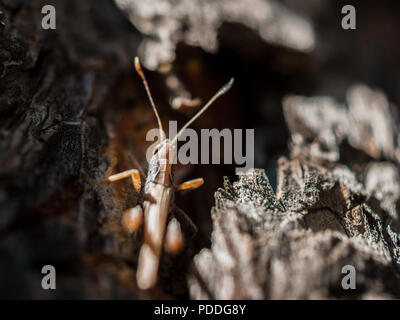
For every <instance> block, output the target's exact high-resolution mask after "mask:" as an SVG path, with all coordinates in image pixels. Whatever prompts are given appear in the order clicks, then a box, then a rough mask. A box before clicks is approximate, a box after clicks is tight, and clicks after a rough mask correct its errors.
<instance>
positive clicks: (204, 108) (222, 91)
mask: <svg viewBox="0 0 400 320" xmlns="http://www.w3.org/2000/svg"><path fill="white" fill-rule="evenodd" d="M233 81H234V79H233V78H231V80H229V82H228V83H226V84H225V85H224V86H223V87H222V88H221V89H219V90H218V91H217V93H216V94H214V95H213V97H212V98H211V99H210V100H209V101H208V102H207V103H206V104H205V106H204V107H203V108H201V110H200V111H199V112H197V113H196V114H195V115H194V116H193V117H192V119H190V120H189V121H188V122H187V123H186V124H185V125H184V126H183V127H182V129H181V130H179V132H178V133H177V134H176V136H175V137H174V138H173V139H172V141H171V145H173V144H174V143H175V142H176V140H178V138H179V136H180V135H181V134H182V133H183V131H185V129H187V127H189V126H190V125H191V124H192V123H193V122H194V121H195V120H196V119H197V118H198V117H200V116H201V115H202V114H203V112H204V111H206V110H207V109H208V107H209V106H211V105H212V104H213V102H214V101H215V100H217V99H218V98H219V97H220V96H222V95H224V94H225V93H227V92H228V90H229V89H230V88H231V87H232V85H233Z"/></svg>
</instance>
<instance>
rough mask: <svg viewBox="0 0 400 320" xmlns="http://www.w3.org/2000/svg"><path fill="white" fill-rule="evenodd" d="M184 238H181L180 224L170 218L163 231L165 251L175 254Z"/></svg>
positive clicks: (180, 248) (181, 245) (182, 243)
mask: <svg viewBox="0 0 400 320" xmlns="http://www.w3.org/2000/svg"><path fill="white" fill-rule="evenodd" d="M184 243H185V240H184V238H183V234H182V230H181V225H180V224H179V222H178V220H176V219H175V218H172V219H171V220H170V221H169V222H168V225H167V230H166V232H165V242H164V247H165V249H166V250H167V252H169V253H171V254H177V253H178V252H179V251H181V250H182V248H183V245H184Z"/></svg>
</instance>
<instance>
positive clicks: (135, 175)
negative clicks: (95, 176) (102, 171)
mask: <svg viewBox="0 0 400 320" xmlns="http://www.w3.org/2000/svg"><path fill="white" fill-rule="evenodd" d="M128 177H131V178H132V183H133V187H134V188H135V190H136V192H138V193H139V192H140V187H141V181H140V174H139V170H137V169H131V170H126V171H123V172H120V173H117V174H113V175H112V176H109V177H108V181H110V182H114V181H118V180H121V179H125V178H128Z"/></svg>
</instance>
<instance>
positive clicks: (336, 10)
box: [0, 0, 400, 299]
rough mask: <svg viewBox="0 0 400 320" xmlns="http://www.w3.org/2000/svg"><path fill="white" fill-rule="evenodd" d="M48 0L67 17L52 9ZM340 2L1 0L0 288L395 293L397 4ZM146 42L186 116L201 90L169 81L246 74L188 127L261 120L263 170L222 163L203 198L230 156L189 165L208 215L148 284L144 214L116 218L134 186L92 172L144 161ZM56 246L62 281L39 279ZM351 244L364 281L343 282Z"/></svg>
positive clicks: (30, 294) (105, 294)
mask: <svg viewBox="0 0 400 320" xmlns="http://www.w3.org/2000/svg"><path fill="white" fill-rule="evenodd" d="M364 3H365V2H364ZM45 4H50V5H54V6H55V7H56V10H57V29H56V30H43V29H42V27H41V19H42V17H43V15H42V14H41V8H42V7H43V5H45ZM344 4H347V2H346V3H344V2H343V3H342V2H341V1H337V2H336V1H335V2H332V1H322V0H318V1H315V0H313V1H304V2H303V1H302V2H301V3H300V2H299V1H291V0H286V1H279V2H278V1H272V0H264V1H262V0H243V1H239V0H237V1H236V0H235V1H233V0H226V1H225V0H224V1H213V0H210V1H192V0H179V1H176V0H167V1H159V0H157V1H143V0H114V1H112V0H84V1H79V0H46V1H44V0H34V1H32V0H2V1H0V10H1V11H2V14H1V15H0V20H1V22H2V23H0V297H1V298H3V297H4V298H15V297H16V298H51V299H55V298H114V299H118V298H133V299H135V298H142V299H144V298H189V297H191V298H254V299H258V298H336V297H356V298H369V297H400V294H399V288H400V285H399V270H398V264H399V259H400V258H399V257H400V249H399V248H400V244H399V241H400V240H399V231H400V223H399V203H400V201H399V197H400V183H399V162H400V151H399V150H400V149H399V141H400V136H399V132H400V131H399V130H400V129H399V121H398V120H399V119H398V116H397V112H398V108H397V106H398V105H399V103H400V96H399V95H398V94H399V92H400V91H399V90H398V88H399V86H400V74H399V73H398V72H397V73H396V72H394V71H393V70H398V69H399V67H400V66H399V61H400V58H399V56H400V45H399V42H398V32H397V31H396V30H399V29H400V26H399V21H400V19H399V12H400V10H399V8H398V3H394V4H385V5H384V4H382V2H381V1H378V0H376V1H371V2H369V3H368V5H365V4H363V2H361V1H358V2H355V5H356V6H357V23H358V26H359V27H358V30H357V32H352V31H349V32H344V31H343V30H342V29H341V28H340V27H339V26H340V19H341V15H340V9H341V6H343V5H344ZM371 43H372V44H373V45H372V46H371V45H370V44H371ZM135 55H139V56H140V58H141V60H142V61H143V64H144V66H145V67H146V68H147V69H149V70H153V71H152V72H150V71H149V70H145V71H146V73H147V75H148V79H149V82H150V85H151V89H152V91H153V95H154V97H155V100H156V101H157V105H158V107H159V109H160V113H161V117H162V120H163V121H164V123H166V121H168V120H170V119H174V120H175V119H176V120H178V123H179V127H180V126H181V125H182V124H183V123H184V122H185V121H187V119H188V118H189V116H190V115H191V114H193V112H194V110H193V108H190V107H189V108H183V111H182V112H177V111H175V110H173V108H171V104H170V103H168V99H169V97H171V96H172V97H184V98H187V99H191V98H192V97H200V98H201V99H203V100H205V99H208V98H209V97H210V96H211V95H212V94H213V93H214V92H215V90H217V89H218V88H219V87H220V86H221V85H222V84H223V83H225V82H226V81H227V80H228V79H229V78H230V77H231V76H234V77H235V78H236V82H235V85H234V87H233V89H232V90H231V92H230V93H229V94H228V95H226V96H225V97H224V98H223V99H221V100H220V101H219V102H218V105H216V106H214V107H213V108H212V109H210V110H209V111H208V112H207V114H205V115H204V116H203V117H202V118H200V119H199V120H198V121H196V123H195V124H194V125H193V128H195V129H199V128H218V129H222V128H255V130H256V141H255V142H256V150H255V152H256V153H255V159H256V166H257V167H261V168H265V169H266V172H267V175H268V177H269V178H270V182H269V181H268V179H267V178H266V176H265V175H264V173H263V171H260V170H253V171H251V172H249V173H248V174H247V175H244V176H241V177H239V180H238V181H237V182H234V183H233V184H231V183H230V182H229V181H228V180H226V181H225V182H224V189H220V190H219V191H218V192H217V193H216V203H215V207H214V208H213V209H212V211H211V217H210V208H211V206H212V205H213V202H214V198H213V194H214V192H215V190H217V188H218V187H219V186H220V185H221V181H222V177H223V176H224V175H227V176H230V177H231V178H232V177H234V175H233V173H234V168H233V166H232V165H220V166H219V165H218V166H217V165H214V166H211V165H205V166H200V165H199V166H182V165H181V166H177V168H176V175H175V178H176V180H177V182H180V181H182V179H183V178H194V177H196V176H203V177H204V178H205V181H206V184H205V185H204V187H202V188H203V189H202V190H199V191H193V192H192V193H188V194H186V195H183V196H180V195H177V198H176V202H177V204H178V205H180V206H181V207H183V209H184V210H185V211H186V212H187V213H188V214H189V215H190V216H191V217H192V218H193V220H194V221H195V223H196V224H197V226H198V229H199V232H198V235H197V236H196V237H195V238H194V239H192V240H191V241H187V244H186V248H185V250H184V251H183V252H182V253H181V254H179V255H177V256H168V255H166V254H164V255H163V257H162V262H161V268H160V275H159V283H158V285H157V287H156V288H155V289H153V290H150V291H146V292H144V291H140V290H139V289H138V288H137V286H136V282H135V277H134V275H135V272H136V266H137V256H138V249H139V246H140V244H141V239H142V234H141V233H140V232H139V233H138V234H137V235H134V236H131V237H129V236H127V235H126V234H125V233H124V232H123V230H122V228H121V224H120V218H121V214H122V212H123V211H124V209H126V208H129V207H132V206H134V205H136V204H137V202H138V195H137V194H135V193H134V191H133V190H132V187H131V185H130V183H129V181H127V182H125V181H123V182H120V183H116V184H114V185H112V186H110V185H105V184H94V183H93V181H92V180H91V179H97V180H102V179H104V178H105V177H106V176H108V175H110V174H112V173H116V172H119V171H122V170H126V169H130V168H132V167H133V166H135V164H134V162H133V161H132V155H134V156H135V157H136V158H137V159H138V161H139V162H140V163H141V164H142V165H143V166H144V167H145V166H146V161H145V152H146V148H147V146H148V144H147V143H145V142H144V141H145V137H146V132H147V131H148V129H150V128H153V127H155V121H154V116H153V114H152V112H151V109H150V107H149V104H148V101H147V99H146V97H145V94H144V90H143V87H142V85H141V83H140V81H139V79H138V77H137V75H135V73H134V71H133V66H132V61H133V60H132V58H133V57H134V56H135ZM391 71H393V72H391ZM354 83H362V84H359V85H354ZM375 88H380V89H381V90H377V89H375ZM310 96H311V98H310ZM346 97H347V98H346ZM389 101H391V102H393V104H392V103H390V102H389ZM396 105H397V106H396ZM172 106H174V104H172ZM289 138H290V139H289ZM288 140H289V141H290V145H289V148H288V145H287V142H288ZM279 158H280V160H278V159H279ZM90 178H91V179H90ZM235 179H236V178H235ZM231 180H232V179H231ZM210 239H211V240H210ZM204 248H206V249H204ZM207 248H209V249H207ZM200 250H201V251H200ZM46 264H52V265H54V266H55V267H56V269H57V290H55V291H44V290H42V288H41V279H42V274H41V268H42V266H43V265H46ZM346 264H351V265H354V266H355V267H356V270H357V290H355V291H352V290H348V291H344V290H342V289H341V286H340V283H341V278H342V276H343V275H342V274H341V269H342V267H343V266H344V265H346Z"/></svg>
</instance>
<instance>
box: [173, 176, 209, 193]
mask: <svg viewBox="0 0 400 320" xmlns="http://www.w3.org/2000/svg"><path fill="white" fill-rule="evenodd" d="M203 183H204V180H203V178H196V179H193V180H189V181H186V182H183V183H181V184H180V185H178V186H177V187H176V188H175V190H177V191H178V190H193V189H197V188H198V187H200V186H201V185H202V184H203Z"/></svg>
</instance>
